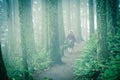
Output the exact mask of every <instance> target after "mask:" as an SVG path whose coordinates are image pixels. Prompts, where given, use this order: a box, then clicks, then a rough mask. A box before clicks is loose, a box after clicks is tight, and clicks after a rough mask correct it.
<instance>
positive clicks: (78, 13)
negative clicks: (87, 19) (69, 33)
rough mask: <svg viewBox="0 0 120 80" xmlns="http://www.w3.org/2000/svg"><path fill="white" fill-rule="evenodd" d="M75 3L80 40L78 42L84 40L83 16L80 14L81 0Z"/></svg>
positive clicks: (78, 37)
mask: <svg viewBox="0 0 120 80" xmlns="http://www.w3.org/2000/svg"><path fill="white" fill-rule="evenodd" d="M75 3H76V8H77V9H76V20H77V26H76V27H77V28H76V29H77V36H76V37H77V41H78V43H79V42H80V41H82V30H81V17H80V15H81V13H80V11H81V8H80V6H81V5H80V0H76V1H75Z"/></svg>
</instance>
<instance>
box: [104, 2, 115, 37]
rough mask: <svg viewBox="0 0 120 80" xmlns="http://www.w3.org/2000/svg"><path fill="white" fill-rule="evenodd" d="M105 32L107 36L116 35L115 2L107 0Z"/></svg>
mask: <svg viewBox="0 0 120 80" xmlns="http://www.w3.org/2000/svg"><path fill="white" fill-rule="evenodd" d="M106 5H107V6H106V7H107V28H108V29H107V30H108V34H110V35H112V36H114V35H115V33H116V26H117V25H116V24H117V23H116V20H117V0H107V2H106Z"/></svg>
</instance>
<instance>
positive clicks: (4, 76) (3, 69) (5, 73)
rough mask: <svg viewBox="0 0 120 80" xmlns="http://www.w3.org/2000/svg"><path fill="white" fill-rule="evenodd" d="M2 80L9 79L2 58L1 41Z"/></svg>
mask: <svg viewBox="0 0 120 80" xmlns="http://www.w3.org/2000/svg"><path fill="white" fill-rule="evenodd" d="M0 80H8V76H7V71H6V68H5V65H4V61H3V58H2V50H1V43H0Z"/></svg>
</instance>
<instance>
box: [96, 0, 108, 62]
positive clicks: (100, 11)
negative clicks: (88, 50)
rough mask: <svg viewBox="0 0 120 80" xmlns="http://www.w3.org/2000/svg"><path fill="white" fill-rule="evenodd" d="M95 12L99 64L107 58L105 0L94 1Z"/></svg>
mask: <svg viewBox="0 0 120 80" xmlns="http://www.w3.org/2000/svg"><path fill="white" fill-rule="evenodd" d="M96 5H97V6H96V7H97V8H96V10H97V29H98V30H97V39H98V40H97V54H98V60H99V61H100V62H102V61H105V60H106V59H107V58H108V53H107V41H106V38H107V22H106V0H96Z"/></svg>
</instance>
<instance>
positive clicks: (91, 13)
mask: <svg viewBox="0 0 120 80" xmlns="http://www.w3.org/2000/svg"><path fill="white" fill-rule="evenodd" d="M93 2H94V1H93V0H89V27H90V37H91V35H92V34H93V33H94V31H95V30H94V4H93Z"/></svg>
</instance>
